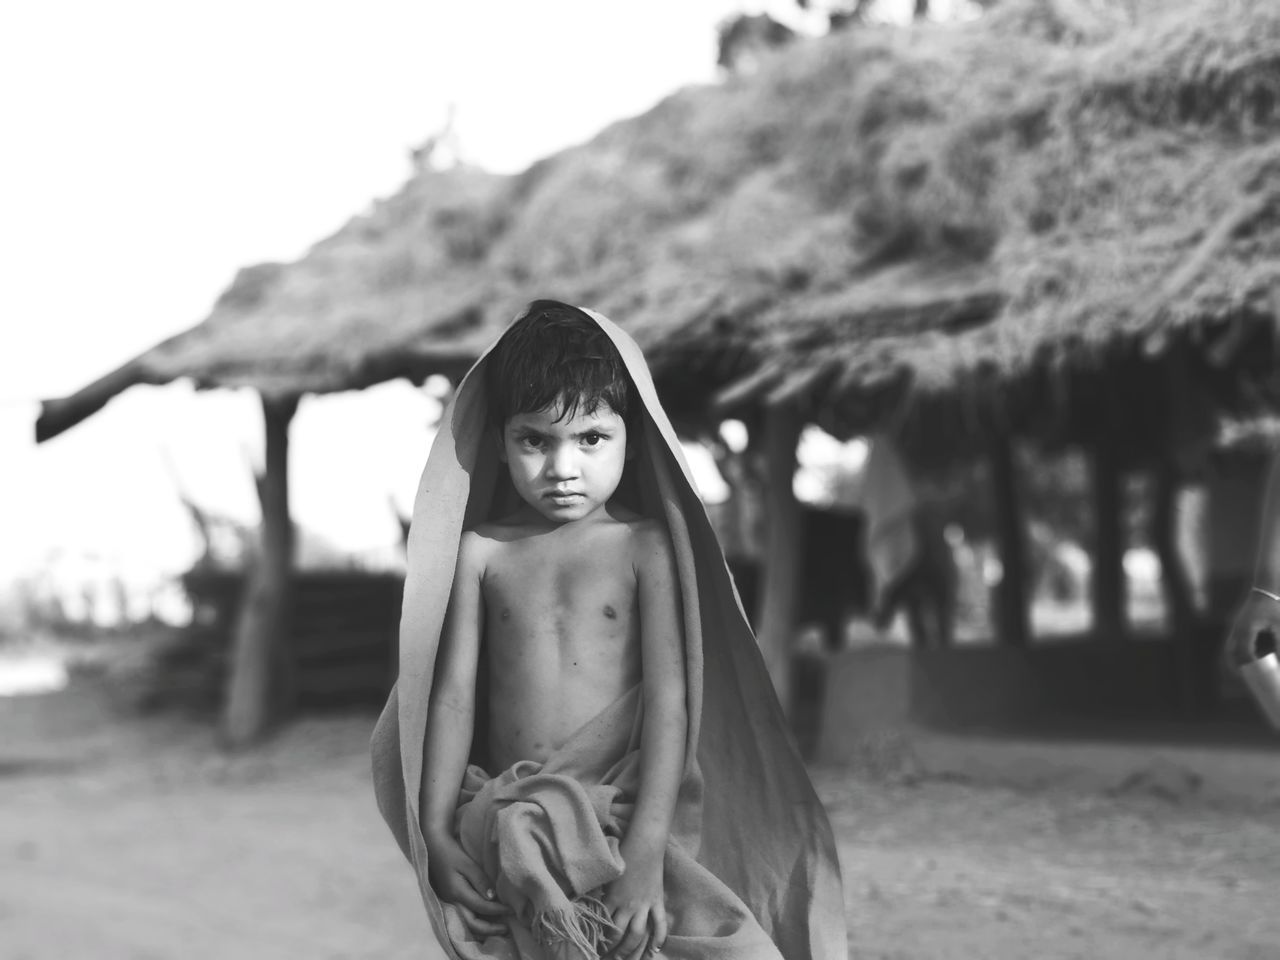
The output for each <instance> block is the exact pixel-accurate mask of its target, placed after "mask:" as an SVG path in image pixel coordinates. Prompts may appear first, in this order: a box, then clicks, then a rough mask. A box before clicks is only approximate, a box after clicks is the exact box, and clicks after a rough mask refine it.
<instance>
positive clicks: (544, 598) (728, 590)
mask: <svg viewBox="0 0 1280 960" xmlns="http://www.w3.org/2000/svg"><path fill="white" fill-rule="evenodd" d="M704 668H705V669H704ZM373 747H374V772H375V786H376V788H377V791H378V797H379V803H380V806H381V807H382V811H383V815H384V816H385V817H386V818H387V821H388V823H389V824H390V825H391V827H392V829H393V831H394V832H395V833H396V836H397V838H398V839H399V840H400V843H401V847H402V849H404V850H405V852H406V854H407V855H408V856H409V857H410V859H411V860H412V861H413V863H414V865H415V867H416V872H417V875H418V879H419V886H420V888H421V891H422V894H423V898H424V903H425V904H426V906H427V909H428V914H429V915H430V917H431V920H432V924H433V927H434V929H435V932H436V936H437V938H438V939H439V941H440V944H441V946H442V947H443V948H444V950H445V951H446V953H447V955H449V956H451V957H463V958H472V957H476V958H479V957H504V958H506V957H510V958H522V960H532V958H542V957H553V956H554V957H561V956H563V957H575V958H576V957H586V958H590V957H596V956H603V955H606V954H607V955H609V956H616V957H619V958H628V960H630V958H636V957H639V956H642V955H644V954H646V953H647V954H648V955H652V954H655V953H658V952H661V953H663V954H664V955H667V956H671V957H677V958H683V957H688V958H707V960H711V958H725V960H728V958H733V960H757V958H758V960H779V958H780V957H782V956H783V955H785V956H786V957H787V958H788V960H804V958H823V960H827V958H832V960H834V958H836V957H843V956H845V949H846V948H845V927H844V921H843V903H842V898H841V895H840V886H839V871H838V867H837V866H836V863H835V855H834V848H833V844H832V839H831V835H830V828H829V826H828V824H827V822H826V819H825V815H824V814H823V812H822V808H821V805H820V804H819V803H818V802H817V799H816V797H815V796H814V795H813V791H812V787H811V786H810V785H809V783H808V779H807V776H806V775H805V773H804V769H803V767H802V766H801V765H800V764H799V762H798V760H797V758H796V756H795V753H794V751H793V750H792V749H791V747H790V743H789V740H788V739H787V736H786V733H785V727H784V723H783V720H782V717H781V714H780V711H779V710H778V706H777V703H776V700H775V699H774V698H773V695H772V687H771V685H770V683H769V679H768V677H767V675H766V674H765V672H764V670H763V667H762V664H761V660H760V656H759V653H758V650H757V649H756V647H755V644H754V641H753V638H752V637H751V635H750V632H749V629H748V628H747V627H746V625H745V618H743V616H742V611H741V608H740V606H739V605H738V604H737V602H736V596H735V595H734V594H733V590H732V586H731V585H730V583H729V580H728V576H727V573H726V571H725V568H724V562H723V558H722V557H721V556H720V555H719V551H718V547H717V546H716V544H715V541H714V535H713V534H711V532H710V526H709V524H708V523H707V521H706V515H705V513H704V512H703V511H702V510H701V506H700V504H699V502H698V501H697V498H696V494H695V493H694V492H693V488H692V484H691V483H690V481H689V478H688V475H687V471H686V470H685V469H684V466H683V462H682V460H681V458H680V455H679V452H678V445H677V444H676V442H675V438H674V435H673V433H672V431H671V428H670V424H669V423H668V422H667V421H666V418H665V416H664V415H663V414H662V410H661V407H660V406H659V405H658V403H657V399H656V396H655V395H654V393H653V387H652V382H651V381H650V380H649V377H648V373H647V370H646V369H645V367H644V364H643V360H642V359H641V357H640V354H639V351H638V350H637V349H636V347H635V345H634V343H632V342H631V341H630V340H629V339H628V338H627V337H626V336H625V334H623V333H622V332H621V331H620V330H618V329H617V328H616V327H614V326H613V325H612V324H609V323H608V321H606V320H604V319H603V318H601V317H597V316H595V315H591V314H588V313H587V312H585V311H582V310H579V309H577V308H574V307H570V306H568V305H565V304H561V303H557V302H555V301H536V302H534V303H533V304H532V305H531V306H530V308H529V309H528V310H527V311H526V312H525V313H524V315H523V316H522V317H520V318H519V319H518V320H517V321H516V322H515V323H514V324H513V325H512V326H511V327H510V328H509V329H508V331H507V332H506V333H505V334H504V335H503V337H502V338H501V339H500V340H499V342H498V344H497V345H496V347H495V348H494V349H493V350H492V351H491V352H490V353H489V354H488V355H486V357H485V358H482V359H481V361H480V362H479V363H478V364H477V365H476V367H475V368H474V369H473V370H472V372H471V373H470V374H469V375H468V377H467V378H466V379H465V380H464V381H463V383H462V384H461V385H460V387H459V390H458V393H457V396H456V397H455V399H454V402H453V403H452V404H451V406H450V409H449V410H448V411H446V414H445V417H444V420H443V421H442V427H441V431H440V433H439V435H438V436H437V439H436V441H435V443H434V445H433V447H432V452H431V456H430V458H429V460H428V464H427V467H426V470H425V471H424V474H423V480H422V484H421V486H420V488H419V496H418V501H417V503H416V504H415V511H414V521H413V525H412V527H411V529H410V545H409V571H408V577H407V579H406V586H405V607H404V616H403V619H402V623H401V675H400V679H399V680H398V682H397V690H396V691H395V692H393V694H392V698H391V700H390V701H389V702H388V705H387V710H386V711H384V714H383V717H382V718H381V720H380V721H379V725H378V729H377V730H376V731H375V735H374V743H373ZM469 753H470V754H471V755H472V757H473V758H474V759H475V760H477V761H479V763H478V764H475V765H471V766H468V764H467V759H468V755H469ZM485 771H488V772H485ZM409 784H413V785H415V786H414V789H412V790H409V789H406V785H409Z"/></svg>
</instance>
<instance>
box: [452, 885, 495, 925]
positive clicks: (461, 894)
mask: <svg viewBox="0 0 1280 960" xmlns="http://www.w3.org/2000/svg"><path fill="white" fill-rule="evenodd" d="M458 887H459V888H460V889H459V890H458V891H457V899H458V902H459V903H461V904H464V905H465V906H466V907H467V908H469V909H470V910H472V911H474V912H475V913H478V914H482V915H483V916H486V917H499V916H502V915H503V914H504V913H506V912H507V908H506V906H505V905H503V904H502V903H500V902H498V901H497V900H486V899H485V898H484V897H482V896H481V895H480V894H479V893H477V892H476V891H475V890H473V889H472V888H471V887H470V886H468V885H467V884H465V883H460V884H458Z"/></svg>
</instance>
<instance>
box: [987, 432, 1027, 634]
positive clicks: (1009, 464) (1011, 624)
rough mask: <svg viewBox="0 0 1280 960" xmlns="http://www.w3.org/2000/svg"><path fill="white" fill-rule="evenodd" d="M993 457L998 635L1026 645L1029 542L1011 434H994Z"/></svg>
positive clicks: (991, 442) (991, 460)
mask: <svg viewBox="0 0 1280 960" xmlns="http://www.w3.org/2000/svg"><path fill="white" fill-rule="evenodd" d="M989 456H990V462H991V489H992V493H993V494H994V496H995V515H996V537H997V539H998V541H999V547H1000V568H1001V571H1002V575H1001V578H1000V586H999V588H998V590H997V592H996V598H997V603H996V615H997V616H996V634H997V637H998V639H999V641H1000V643H1001V644H1003V645H1004V646H1009V647H1025V646H1026V645H1027V643H1028V642H1029V640H1030V637H1031V623H1030V617H1029V610H1028V606H1027V541H1026V530H1025V528H1024V525H1023V522H1022V496H1021V492H1020V491H1019V489H1018V477H1017V467H1016V464H1015V463H1014V457H1013V443H1012V441H1011V439H1010V438H1009V436H1008V435H1007V434H993V435H992V437H991V441H990V454H989Z"/></svg>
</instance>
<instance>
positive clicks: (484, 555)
mask: <svg viewBox="0 0 1280 960" xmlns="http://www.w3.org/2000/svg"><path fill="white" fill-rule="evenodd" d="M486 526H487V524H480V525H479V526H477V527H475V528H474V529H471V530H464V531H462V537H461V538H460V539H459V541H458V565H459V566H460V567H463V568H467V569H475V570H477V571H482V570H483V569H484V565H485V561H486V560H487V559H488V557H489V554H490V552H491V551H492V549H493V543H494V538H493V536H492V534H491V532H490V531H486V530H485V529H484V528H485V527H486Z"/></svg>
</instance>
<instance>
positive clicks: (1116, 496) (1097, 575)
mask: <svg viewBox="0 0 1280 960" xmlns="http://www.w3.org/2000/svg"><path fill="white" fill-rule="evenodd" d="M1091 453H1092V457H1091V467H1092V472H1093V523H1094V526H1093V557H1092V560H1093V575H1092V588H1093V632H1094V635H1095V636H1097V637H1099V638H1106V639H1110V640H1118V639H1120V638H1122V637H1124V635H1125V634H1126V632H1127V618H1126V616H1125V606H1126V604H1125V596H1126V591H1125V579H1124V549H1125V536H1124V475H1123V473H1122V471H1121V469H1120V449H1119V445H1118V443H1117V438H1116V436H1115V434H1114V433H1112V431H1110V430H1109V429H1107V428H1106V425H1105V424H1104V425H1102V428H1101V429H1100V430H1099V431H1098V433H1097V435H1096V437H1095V438H1094V444H1093V450H1092V452H1091Z"/></svg>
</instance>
